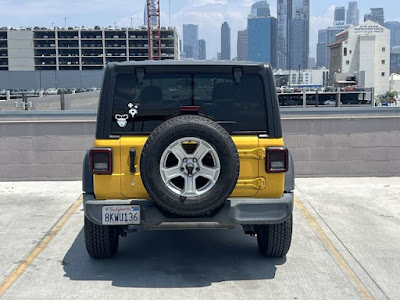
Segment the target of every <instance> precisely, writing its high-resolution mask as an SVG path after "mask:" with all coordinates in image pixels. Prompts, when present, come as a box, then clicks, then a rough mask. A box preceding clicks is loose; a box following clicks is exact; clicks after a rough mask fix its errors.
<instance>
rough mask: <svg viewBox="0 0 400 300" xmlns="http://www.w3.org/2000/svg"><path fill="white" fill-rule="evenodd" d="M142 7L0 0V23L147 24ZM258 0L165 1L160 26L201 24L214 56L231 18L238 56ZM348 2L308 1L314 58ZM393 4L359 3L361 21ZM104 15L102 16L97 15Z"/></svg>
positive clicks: (98, 0)
mask: <svg viewBox="0 0 400 300" xmlns="http://www.w3.org/2000/svg"><path fill="white" fill-rule="evenodd" d="M137 2H140V5H131V4H130V3H131V2H130V1H127V0H115V4H114V5H113V7H114V8H115V9H113V11H112V12H110V9H109V3H106V2H105V1H102V0H92V1H90V3H87V2H82V1H78V0H71V1H69V2H68V3H65V2H62V1H50V0H41V1H39V0H29V1H28V0H21V1H8V0H0V3H1V4H3V5H2V7H3V9H2V11H3V16H4V17H2V22H1V23H2V24H0V26H14V27H19V26H25V27H28V26H48V27H51V25H54V26H64V24H65V23H66V24H67V26H82V25H84V26H95V25H99V26H104V27H108V26H110V25H111V26H114V25H117V26H120V27H126V26H130V24H131V22H132V23H133V25H134V26H140V25H143V24H141V23H143V8H144V1H140V0H138V1H137ZM255 2H256V1H250V0H196V1H194V0H174V1H171V11H170V12H169V6H168V1H161V24H162V26H175V27H176V28H177V30H178V32H179V36H180V37H182V36H183V34H182V25H183V24H185V23H186V24H187V23H192V24H197V25H199V38H200V39H202V38H203V39H205V40H206V42H207V58H215V57H216V53H217V52H220V30H216V29H218V28H220V26H221V24H222V23H223V22H225V21H227V22H228V23H229V24H230V27H231V47H232V53H231V56H232V57H235V56H236V55H237V54H236V47H235V46H234V45H236V43H237V32H238V31H239V30H243V29H245V28H246V23H247V16H248V15H249V13H250V10H251V6H252V4H254V3H255ZM348 2H350V1H341V0H335V1H333V0H330V1H324V3H320V2H317V1H311V2H310V6H311V7H310V11H311V13H310V14H311V18H310V43H309V44H310V56H313V57H315V56H316V47H315V45H316V44H317V40H318V38H317V37H318V29H323V28H327V27H329V26H332V22H333V17H334V8H335V6H345V7H346V8H347V6H348ZM268 3H269V6H270V12H271V15H272V16H274V17H276V16H277V1H276V0H275V1H268ZM394 4H395V2H394V1H393V0H392V1H385V2H384V3H379V4H377V3H376V2H374V1H372V0H363V1H358V6H359V10H360V11H359V16H360V22H362V21H363V17H364V15H365V14H367V13H370V8H375V7H382V8H384V11H385V21H400V16H398V14H397V13H396V10H393V9H391V7H392V6H393V5H394ZM99 16H101V18H99Z"/></svg>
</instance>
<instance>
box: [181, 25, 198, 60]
mask: <svg viewBox="0 0 400 300" xmlns="http://www.w3.org/2000/svg"><path fill="white" fill-rule="evenodd" d="M183 52H184V57H185V58H186V59H190V58H192V59H199V27H198V25H194V24H183Z"/></svg>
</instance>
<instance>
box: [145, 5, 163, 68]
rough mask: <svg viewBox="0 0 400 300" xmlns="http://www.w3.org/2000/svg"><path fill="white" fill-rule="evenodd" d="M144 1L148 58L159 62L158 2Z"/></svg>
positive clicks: (159, 27) (159, 30)
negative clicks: (145, 4) (145, 6)
mask: <svg viewBox="0 0 400 300" xmlns="http://www.w3.org/2000/svg"><path fill="white" fill-rule="evenodd" d="M146 1H147V45H148V58H149V60H161V26H160V0H146Z"/></svg>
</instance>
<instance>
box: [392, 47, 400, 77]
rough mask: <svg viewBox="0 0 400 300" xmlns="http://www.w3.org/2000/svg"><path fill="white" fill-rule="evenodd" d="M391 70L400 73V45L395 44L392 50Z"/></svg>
mask: <svg viewBox="0 0 400 300" xmlns="http://www.w3.org/2000/svg"><path fill="white" fill-rule="evenodd" d="M390 72H391V73H400V46H395V47H393V48H392V51H391V52H390Z"/></svg>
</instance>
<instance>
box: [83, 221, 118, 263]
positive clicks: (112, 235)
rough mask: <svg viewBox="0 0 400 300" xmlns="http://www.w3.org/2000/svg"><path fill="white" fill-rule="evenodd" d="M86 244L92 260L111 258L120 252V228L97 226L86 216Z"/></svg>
mask: <svg viewBox="0 0 400 300" xmlns="http://www.w3.org/2000/svg"><path fill="white" fill-rule="evenodd" d="M84 229H85V230H84V231H85V244H86V250H87V252H88V254H89V255H90V256H91V257H92V258H96V259H100V258H109V257H112V256H113V255H114V254H115V253H116V252H117V250H118V242H119V227H118V226H105V225H97V224H94V223H93V222H91V221H89V219H87V218H86V216H85V225H84Z"/></svg>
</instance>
